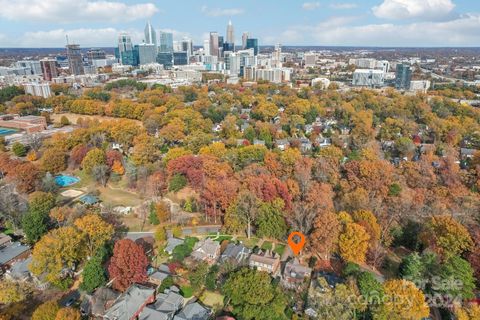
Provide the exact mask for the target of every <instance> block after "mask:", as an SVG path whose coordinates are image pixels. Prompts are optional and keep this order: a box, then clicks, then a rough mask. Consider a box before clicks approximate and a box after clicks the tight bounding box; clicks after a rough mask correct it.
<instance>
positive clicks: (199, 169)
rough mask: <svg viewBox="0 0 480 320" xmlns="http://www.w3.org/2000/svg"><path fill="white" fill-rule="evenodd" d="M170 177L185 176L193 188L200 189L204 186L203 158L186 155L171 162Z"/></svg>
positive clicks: (168, 167)
mask: <svg viewBox="0 0 480 320" xmlns="http://www.w3.org/2000/svg"><path fill="white" fill-rule="evenodd" d="M167 172H168V176H169V177H172V176H173V175H175V174H178V173H180V174H183V175H184V176H185V177H186V178H187V180H188V183H189V184H190V186H191V187H192V188H195V189H198V188H199V187H200V186H201V185H202V180H203V179H202V177H203V157H202V156H194V155H186V156H181V157H179V158H176V159H173V160H170V161H169V162H168V165H167Z"/></svg>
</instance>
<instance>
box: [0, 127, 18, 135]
mask: <svg viewBox="0 0 480 320" xmlns="http://www.w3.org/2000/svg"><path fill="white" fill-rule="evenodd" d="M15 132H17V130H16V129H10V128H3V127H0V137H3V136H8V135H9V134H12V133H15Z"/></svg>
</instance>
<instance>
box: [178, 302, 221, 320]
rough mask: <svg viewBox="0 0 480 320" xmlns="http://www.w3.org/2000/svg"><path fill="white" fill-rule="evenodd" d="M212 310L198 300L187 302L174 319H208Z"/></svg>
mask: <svg viewBox="0 0 480 320" xmlns="http://www.w3.org/2000/svg"><path fill="white" fill-rule="evenodd" d="M211 315H212V311H211V310H210V309H208V308H206V307H205V306H203V305H201V304H200V303H198V302H193V303H189V304H187V305H186V306H185V307H184V308H183V309H182V310H181V311H180V312H179V313H178V314H177V315H176V316H175V318H173V320H208V319H210V316H211Z"/></svg>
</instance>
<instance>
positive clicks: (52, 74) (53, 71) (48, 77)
mask: <svg viewBox="0 0 480 320" xmlns="http://www.w3.org/2000/svg"><path fill="white" fill-rule="evenodd" d="M40 66H41V67H42V75H43V80H45V81H52V79H53V78H56V77H58V72H57V60H55V59H50V58H44V59H42V60H40Z"/></svg>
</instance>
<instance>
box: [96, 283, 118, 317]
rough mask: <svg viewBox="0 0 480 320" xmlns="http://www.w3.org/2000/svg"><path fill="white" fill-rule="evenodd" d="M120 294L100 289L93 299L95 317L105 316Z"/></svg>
mask: <svg viewBox="0 0 480 320" xmlns="http://www.w3.org/2000/svg"><path fill="white" fill-rule="evenodd" d="M118 296H119V294H118V293H117V292H115V291H113V290H112V289H110V288H107V287H100V288H98V289H97V290H95V292H94V293H93V295H92V297H91V313H92V315H95V316H103V315H104V314H105V310H106V309H108V308H109V307H110V305H111V304H112V303H113V302H114V301H115V299H117V297H118Z"/></svg>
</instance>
